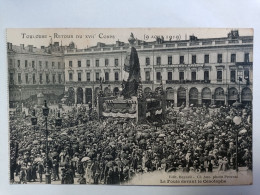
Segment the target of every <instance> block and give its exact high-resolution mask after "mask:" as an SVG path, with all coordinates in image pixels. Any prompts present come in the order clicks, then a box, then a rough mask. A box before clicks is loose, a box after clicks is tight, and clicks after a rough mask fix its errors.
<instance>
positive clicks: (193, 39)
mask: <svg viewBox="0 0 260 195" xmlns="http://www.w3.org/2000/svg"><path fill="white" fill-rule="evenodd" d="M197 40H198V38H197V37H196V36H194V35H191V36H190V41H197Z"/></svg>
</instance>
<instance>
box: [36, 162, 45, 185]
mask: <svg viewBox="0 0 260 195" xmlns="http://www.w3.org/2000/svg"><path fill="white" fill-rule="evenodd" d="M37 169H38V174H39V178H40V183H41V182H42V174H43V173H44V166H43V164H42V162H38V168H37Z"/></svg>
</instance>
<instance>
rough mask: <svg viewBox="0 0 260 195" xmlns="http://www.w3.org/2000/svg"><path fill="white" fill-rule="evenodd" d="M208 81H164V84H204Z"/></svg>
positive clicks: (208, 81)
mask: <svg viewBox="0 0 260 195" xmlns="http://www.w3.org/2000/svg"><path fill="white" fill-rule="evenodd" d="M204 83H210V80H166V84H204Z"/></svg>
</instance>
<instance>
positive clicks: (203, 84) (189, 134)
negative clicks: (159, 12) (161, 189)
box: [7, 28, 253, 185]
mask: <svg viewBox="0 0 260 195" xmlns="http://www.w3.org/2000/svg"><path fill="white" fill-rule="evenodd" d="M7 58H8V88H9V143H10V146H9V148H10V153H9V156H10V159H9V161H10V183H12V184H109V185H112V184H115V185H250V184H252V183H253V176H252V175H253V174H252V167H253V166H252V106H253V105H252V97H253V29H245V28H241V29H227V28H225V29H207V28H204V29H203V28H200V29H196V28H194V29H180V28H176V29H175V28H131V29H123V28H121V29H119V28H118V29H116V28H114V29H112V28H111V29H101V28H100V29H7Z"/></svg>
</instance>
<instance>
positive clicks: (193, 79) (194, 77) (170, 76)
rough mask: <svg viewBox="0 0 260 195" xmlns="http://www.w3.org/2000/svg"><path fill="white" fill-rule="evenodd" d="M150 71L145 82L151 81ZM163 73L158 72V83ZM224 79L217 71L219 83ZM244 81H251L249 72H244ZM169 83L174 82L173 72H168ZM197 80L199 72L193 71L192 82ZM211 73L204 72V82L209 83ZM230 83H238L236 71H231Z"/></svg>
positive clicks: (182, 74) (180, 75) (147, 72)
mask: <svg viewBox="0 0 260 195" xmlns="http://www.w3.org/2000/svg"><path fill="white" fill-rule="evenodd" d="M150 74H151V73H150V71H146V72H145V80H146V81H150V80H151V77H150ZM161 76H162V75H161V72H156V80H157V81H160V80H161ZM222 77H223V73H222V70H218V71H217V81H218V82H222ZM244 79H245V80H247V81H249V71H248V70H245V71H244ZM167 80H168V81H172V80H173V75H172V72H168V78H167ZM179 80H180V81H183V80H184V72H183V71H180V72H179ZM196 80H197V72H196V71H193V72H191V81H196ZM209 80H210V79H209V71H208V70H205V71H204V81H209ZM230 81H231V82H236V71H235V70H231V71H230Z"/></svg>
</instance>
